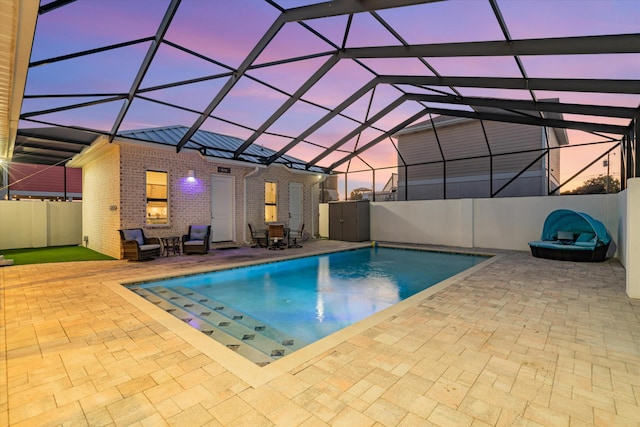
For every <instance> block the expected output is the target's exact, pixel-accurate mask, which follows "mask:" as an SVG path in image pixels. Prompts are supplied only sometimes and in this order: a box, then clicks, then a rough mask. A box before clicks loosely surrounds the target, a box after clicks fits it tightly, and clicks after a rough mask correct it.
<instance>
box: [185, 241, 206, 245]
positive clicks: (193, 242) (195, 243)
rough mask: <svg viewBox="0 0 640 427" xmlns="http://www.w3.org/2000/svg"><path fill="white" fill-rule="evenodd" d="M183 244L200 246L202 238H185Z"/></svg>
mask: <svg viewBox="0 0 640 427" xmlns="http://www.w3.org/2000/svg"><path fill="white" fill-rule="evenodd" d="M184 244H185V246H198V245H200V246H202V245H204V240H185V242H184Z"/></svg>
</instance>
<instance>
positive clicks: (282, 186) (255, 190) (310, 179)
mask: <svg viewBox="0 0 640 427" xmlns="http://www.w3.org/2000/svg"><path fill="white" fill-rule="evenodd" d="M265 182H275V183H276V184H277V213H278V219H277V221H276V222H278V223H283V224H286V225H288V223H289V183H290V182H298V183H301V184H302V188H303V190H302V220H303V222H304V224H305V231H306V232H309V233H311V231H312V230H318V203H319V200H318V199H317V198H312V186H314V185H315V186H316V187H317V186H318V183H319V176H318V175H317V174H309V173H297V172H293V171H291V170H290V169H288V168H286V167H284V166H280V165H272V166H270V167H268V168H265V169H259V170H258V172H257V173H256V174H254V175H251V176H250V177H248V178H247V194H248V195H249V197H247V222H249V223H251V224H252V225H254V226H255V227H256V228H266V226H267V224H266V223H265V219H264V200H265V199H264V184H265ZM245 227H246V226H245ZM313 237H315V236H313Z"/></svg>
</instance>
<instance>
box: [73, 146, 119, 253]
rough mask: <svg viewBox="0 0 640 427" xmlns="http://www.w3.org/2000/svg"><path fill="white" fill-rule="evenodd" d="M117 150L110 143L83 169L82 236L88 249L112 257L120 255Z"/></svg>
mask: <svg viewBox="0 0 640 427" xmlns="http://www.w3.org/2000/svg"><path fill="white" fill-rule="evenodd" d="M119 151H120V149H119V147H118V146H117V145H116V144H111V145H109V146H107V147H105V148H103V150H102V153H103V154H102V155H101V157H100V158H98V159H96V160H93V161H92V162H90V163H89V164H87V165H85V166H84V167H83V168H82V235H83V236H87V237H88V238H89V245H88V247H89V248H90V249H93V250H94V251H98V252H101V253H103V254H106V255H109V256H112V257H115V258H119V257H120V235H119V234H118V229H119V228H120V185H119V169H120V154H119ZM111 206H115V207H116V208H117V210H111Z"/></svg>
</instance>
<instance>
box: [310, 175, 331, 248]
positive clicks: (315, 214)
mask: <svg viewBox="0 0 640 427" xmlns="http://www.w3.org/2000/svg"><path fill="white" fill-rule="evenodd" d="M327 178H329V176H328V175H320V179H319V180H318V182H314V183H313V184H311V195H312V197H311V218H313V221H311V237H314V236H315V235H316V219H317V220H318V222H319V221H320V210H319V209H318V212H314V211H313V207H314V206H320V184H321V183H323V182H325V181H326V180H327ZM316 185H317V186H318V194H317V195H318V198H317V199H316V200H315V202H314V200H313V187H314V186H316ZM316 217H317V218H316Z"/></svg>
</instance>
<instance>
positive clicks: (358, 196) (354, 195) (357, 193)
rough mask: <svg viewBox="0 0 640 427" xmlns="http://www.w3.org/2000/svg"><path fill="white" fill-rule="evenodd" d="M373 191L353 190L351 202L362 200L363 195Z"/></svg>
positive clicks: (361, 188)
mask: <svg viewBox="0 0 640 427" xmlns="http://www.w3.org/2000/svg"><path fill="white" fill-rule="evenodd" d="M369 191H371V189H369V188H364V187H360V188H355V189H353V190H351V194H350V195H349V200H362V197H363V194H364V193H366V192H369Z"/></svg>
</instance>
